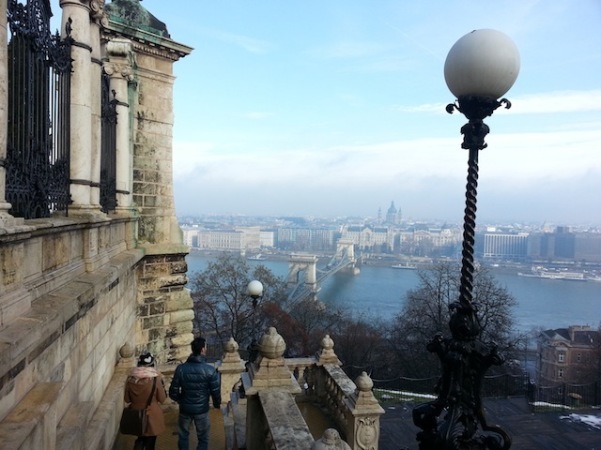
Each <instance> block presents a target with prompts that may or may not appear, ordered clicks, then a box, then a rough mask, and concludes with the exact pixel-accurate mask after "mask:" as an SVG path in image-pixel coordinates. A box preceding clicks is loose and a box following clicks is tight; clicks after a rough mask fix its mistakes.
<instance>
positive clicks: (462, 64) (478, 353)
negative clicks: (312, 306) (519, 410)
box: [413, 29, 520, 450]
mask: <svg viewBox="0 0 601 450" xmlns="http://www.w3.org/2000/svg"><path fill="white" fill-rule="evenodd" d="M519 66H520V58H519V53H518V50H517V48H516V46H515V44H514V43H513V42H512V41H511V40H510V39H509V38H508V37H507V36H505V35H504V34H503V33H501V32H499V31H496V30H488V29H484V30H475V31H472V32H471V33H469V34H467V35H465V36H463V37H462V38H461V39H459V40H458V41H457V42H456V43H455V45H453V47H452V48H451V50H450V51H449V54H448V56H447V59H446V61H445V67H444V75H445V80H446V83H447V86H448V87H449V90H450V91H451V93H453V94H454V95H455V96H456V97H457V100H456V101H455V102H454V103H451V104H449V105H447V108H446V110H447V112H448V113H453V111H455V110H456V111H459V112H460V113H462V114H463V115H464V116H465V117H466V118H467V119H468V123H467V124H465V125H464V126H463V127H461V133H462V134H463V143H462V144H461V147H462V148H464V149H466V150H468V152H469V157H468V174H467V186H466V194H465V215H464V224H463V249H462V260H461V280H460V291H459V299H458V300H457V301H456V302H454V303H453V304H452V305H451V306H450V312H451V318H450V320H449V328H450V331H451V337H450V338H443V336H442V335H440V334H437V335H436V336H435V337H434V338H433V339H432V341H430V342H429V343H428V346H427V348H428V350H429V351H430V352H433V353H436V354H437V356H438V357H439V359H440V361H441V364H442V377H441V379H440V381H439V384H438V386H437V394H438V397H437V398H436V399H435V400H434V401H431V402H428V403H424V404H421V405H419V406H417V407H416V408H415V409H414V410H413V422H414V423H415V425H417V426H418V427H419V428H421V429H422V431H420V432H419V433H418V435H417V440H418V441H419V448H420V450H434V449H436V450H439V449H444V450H460V449H461V450H468V449H469V450H472V449H504V450H507V449H509V448H510V447H511V438H510V437H509V435H508V434H507V433H506V432H505V431H504V430H503V429H501V428H500V427H497V426H492V425H488V424H487V422H486V418H485V417H484V411H483V409H482V401H481V397H480V391H481V385H482V379H483V378H484V374H485V372H486V370H488V368H489V367H490V366H491V365H499V364H502V363H503V359H502V358H501V357H500V356H499V355H498V353H497V350H496V346H495V344H494V343H484V342H482V341H480V339H479V336H480V332H481V327H480V323H479V322H478V317H477V307H476V305H475V304H474V303H473V301H472V289H473V275H474V237H475V226H476V194H477V192H476V188H477V187H478V152H479V151H480V150H483V149H484V148H486V147H487V144H486V143H485V142H484V138H485V137H486V135H487V134H488V132H489V131H490V130H489V128H488V126H487V125H486V124H485V123H484V122H483V119H484V118H485V117H488V116H490V115H492V113H493V112H494V111H495V110H496V109H497V108H498V107H500V106H505V108H510V107H511V103H510V102H509V101H508V100H507V99H505V98H501V97H502V96H503V95H505V93H506V92H507V91H508V90H509V89H510V88H511V86H512V85H513V83H514V82H515V80H516V78H517V75H518V72H519ZM499 99H500V100H499ZM443 411H445V415H444V417H443V418H442V420H439V419H438V416H439V415H440V414H441V413H442V412H443ZM479 428H480V431H479Z"/></svg>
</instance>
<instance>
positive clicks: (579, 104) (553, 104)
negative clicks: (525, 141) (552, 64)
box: [394, 89, 601, 114]
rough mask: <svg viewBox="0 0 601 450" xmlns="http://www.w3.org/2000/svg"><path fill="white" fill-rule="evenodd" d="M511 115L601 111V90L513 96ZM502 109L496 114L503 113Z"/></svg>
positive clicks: (438, 106)
mask: <svg viewBox="0 0 601 450" xmlns="http://www.w3.org/2000/svg"><path fill="white" fill-rule="evenodd" d="M510 101H511V109H510V113H511V114H550V113H554V114H556V113H562V114H563V113H575V112H591V111H601V90H599V89H597V90H590V91H556V92H543V93H539V94H529V95H520V96H517V97H514V96H511V98H510ZM445 107H446V103H425V104H421V105H399V106H395V107H394V109H395V110H397V111H399V112H408V113H437V114H440V113H442V112H444V111H445ZM504 111H506V109H505V108H503V107H501V108H499V109H498V110H497V112H495V114H498V113H503V112H504Z"/></svg>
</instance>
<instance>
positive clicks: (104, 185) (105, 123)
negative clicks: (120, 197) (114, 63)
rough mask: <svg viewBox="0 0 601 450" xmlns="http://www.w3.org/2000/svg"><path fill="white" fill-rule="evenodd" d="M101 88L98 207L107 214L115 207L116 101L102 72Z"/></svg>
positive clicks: (107, 78) (106, 76)
mask: <svg viewBox="0 0 601 450" xmlns="http://www.w3.org/2000/svg"><path fill="white" fill-rule="evenodd" d="M101 86H102V89H101V96H102V100H101V108H102V112H101V124H102V125H101V144H100V147H101V149H100V206H101V208H102V211H103V212H105V213H108V212H109V211H112V210H114V209H115V207H116V206H117V100H116V99H115V91H111V89H110V77H109V76H108V75H107V74H106V73H104V72H103V73H102V79H101ZM111 97H112V98H111Z"/></svg>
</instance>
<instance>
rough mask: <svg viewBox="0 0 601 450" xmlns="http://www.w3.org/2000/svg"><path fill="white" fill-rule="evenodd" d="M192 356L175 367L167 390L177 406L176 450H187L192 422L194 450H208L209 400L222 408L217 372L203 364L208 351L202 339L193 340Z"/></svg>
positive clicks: (216, 406) (208, 365) (210, 366)
mask: <svg viewBox="0 0 601 450" xmlns="http://www.w3.org/2000/svg"><path fill="white" fill-rule="evenodd" d="M191 346H192V354H191V355H190V356H189V357H188V360H187V361H186V362H185V363H184V364H180V365H179V366H177V367H176V369H175V373H174V374H173V381H172V382H171V386H170V387H169V397H170V398H171V399H173V400H174V401H176V402H177V403H178V404H179V419H178V422H177V431H178V435H179V438H178V443H177V446H178V448H179V450H189V443H188V437H189V434H190V424H191V423H192V422H194V427H195V428H196V435H197V437H198V446H197V447H196V449H197V450H207V449H208V448H209V428H210V426H211V422H210V421H209V397H211V398H212V399H213V406H214V407H215V408H217V409H219V407H220V406H221V386H220V380H219V373H218V372H217V370H216V369H215V367H213V366H212V365H210V364H207V363H206V360H205V358H204V354H205V353H206V351H207V348H206V341H205V339H204V338H201V337H197V338H196V339H194V340H193V341H192V344H191Z"/></svg>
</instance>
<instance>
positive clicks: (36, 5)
mask: <svg viewBox="0 0 601 450" xmlns="http://www.w3.org/2000/svg"><path fill="white" fill-rule="evenodd" d="M51 15H52V13H51V11H50V4H49V2H48V0H28V1H27V2H26V3H25V4H22V3H19V2H17V1H16V0H9V1H8V25H9V30H10V34H9V39H10V40H9V45H8V136H7V154H6V160H5V161H0V163H2V162H3V163H4V165H5V167H6V200H7V201H8V202H9V203H11V205H12V208H11V210H10V213H11V214H12V215H13V216H15V217H23V218H26V219H33V218H39V217H47V216H49V215H50V214H51V213H54V212H57V211H61V212H64V213H65V214H66V213H67V209H68V205H69V203H70V201H71V198H70V194H69V165H70V159H69V127H70V120H69V116H70V107H69V102H70V78H71V38H70V37H67V38H66V39H64V40H61V39H60V36H59V35H58V33H56V34H55V35H52V34H51V33H50V17H51ZM66 31H67V36H69V34H70V28H69V27H67V30H66Z"/></svg>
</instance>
